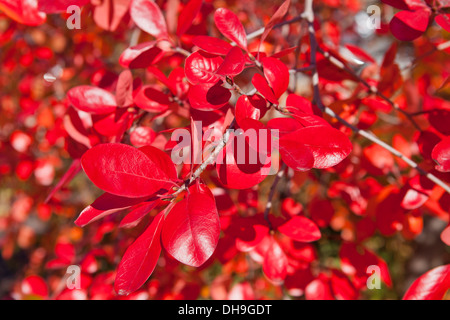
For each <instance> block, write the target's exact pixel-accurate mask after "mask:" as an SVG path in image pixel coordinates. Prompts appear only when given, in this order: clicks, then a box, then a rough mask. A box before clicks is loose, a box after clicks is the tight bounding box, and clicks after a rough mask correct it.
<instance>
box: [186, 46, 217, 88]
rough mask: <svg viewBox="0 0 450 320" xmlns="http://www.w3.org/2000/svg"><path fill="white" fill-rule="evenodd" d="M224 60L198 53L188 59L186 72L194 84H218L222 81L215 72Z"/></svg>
mask: <svg viewBox="0 0 450 320" xmlns="http://www.w3.org/2000/svg"><path fill="white" fill-rule="evenodd" d="M222 62H223V59H222V58H221V57H218V56H214V55H211V54H208V53H206V52H201V51H197V52H194V53H192V54H191V55H190V56H189V57H187V58H186V62H185V65H184V72H185V74H186V78H187V79H188V80H189V82H190V83H192V84H200V83H216V82H217V81H219V80H220V76H218V75H217V74H216V73H215V72H216V70H217V68H219V66H220V65H221V64H222Z"/></svg>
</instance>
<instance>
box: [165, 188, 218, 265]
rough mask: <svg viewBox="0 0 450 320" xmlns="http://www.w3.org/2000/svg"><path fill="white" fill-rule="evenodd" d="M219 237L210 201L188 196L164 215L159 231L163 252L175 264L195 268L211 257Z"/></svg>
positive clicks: (199, 194) (201, 193)
mask: <svg viewBox="0 0 450 320" xmlns="http://www.w3.org/2000/svg"><path fill="white" fill-rule="evenodd" d="M219 235H220V222H219V215H218V213H217V208H216V203H215V201H214V197H212V195H211V194H208V192H205V191H198V192H191V193H189V194H187V195H186V197H185V198H184V199H183V200H181V201H180V202H178V203H177V204H175V206H174V207H173V208H172V210H170V212H169V213H168V214H167V217H166V222H165V225H164V228H163V231H162V242H163V245H164V248H165V249H166V250H167V251H168V252H169V253H170V254H171V255H172V256H173V257H174V258H175V259H177V260H178V261H180V262H182V263H184V264H187V265H190V266H193V267H199V266H201V265H202V264H203V263H205V262H206V260H208V259H209V257H211V255H212V254H213V252H214V250H215V249H216V246H217V243H218V241H219Z"/></svg>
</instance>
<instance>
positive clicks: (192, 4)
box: [177, 0, 203, 36]
mask: <svg viewBox="0 0 450 320" xmlns="http://www.w3.org/2000/svg"><path fill="white" fill-rule="evenodd" d="M202 3H203V0H191V1H188V3H187V4H186V6H185V7H184V8H183V10H181V12H180V15H179V16H178V25H177V36H181V35H183V34H184V33H185V32H186V31H187V30H188V29H189V27H190V26H191V25H192V22H193V21H194V19H195V17H196V16H197V14H198V13H199V12H200V8H201V7H202Z"/></svg>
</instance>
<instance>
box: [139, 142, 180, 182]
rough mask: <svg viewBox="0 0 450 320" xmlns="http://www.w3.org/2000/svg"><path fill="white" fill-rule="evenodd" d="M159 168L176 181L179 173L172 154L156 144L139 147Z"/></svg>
mask: <svg viewBox="0 0 450 320" xmlns="http://www.w3.org/2000/svg"><path fill="white" fill-rule="evenodd" d="M139 151H142V152H143V153H144V154H145V155H146V156H147V158H149V159H150V160H151V161H152V162H153V163H154V164H156V166H157V167H158V168H160V169H161V170H162V171H163V172H164V173H165V174H166V175H167V176H168V177H169V178H170V179H171V180H172V181H176V180H177V177H178V174H177V169H176V167H175V164H174V163H173V162H172V159H171V158H170V156H169V155H168V154H167V153H165V152H164V151H162V150H160V149H158V148H156V147H154V146H143V147H141V148H139Z"/></svg>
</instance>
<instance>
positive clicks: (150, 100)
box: [134, 85, 171, 113]
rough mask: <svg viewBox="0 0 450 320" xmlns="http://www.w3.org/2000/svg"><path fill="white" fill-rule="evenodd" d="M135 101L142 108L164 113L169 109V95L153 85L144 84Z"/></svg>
mask: <svg viewBox="0 0 450 320" xmlns="http://www.w3.org/2000/svg"><path fill="white" fill-rule="evenodd" d="M134 103H135V104H136V106H138V107H139V108H141V109H142V110H145V111H148V112H153V113H162V112H164V111H166V110H167V109H169V105H170V103H171V102H170V100H169V96H168V95H167V94H165V93H163V92H162V91H160V90H159V89H157V87H154V86H152V85H147V86H143V87H142V88H141V89H140V90H139V92H138V93H137V95H136V96H135V97H134Z"/></svg>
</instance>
